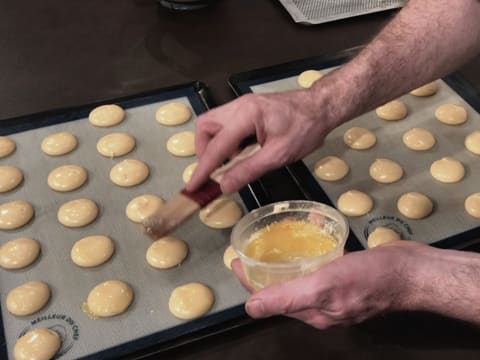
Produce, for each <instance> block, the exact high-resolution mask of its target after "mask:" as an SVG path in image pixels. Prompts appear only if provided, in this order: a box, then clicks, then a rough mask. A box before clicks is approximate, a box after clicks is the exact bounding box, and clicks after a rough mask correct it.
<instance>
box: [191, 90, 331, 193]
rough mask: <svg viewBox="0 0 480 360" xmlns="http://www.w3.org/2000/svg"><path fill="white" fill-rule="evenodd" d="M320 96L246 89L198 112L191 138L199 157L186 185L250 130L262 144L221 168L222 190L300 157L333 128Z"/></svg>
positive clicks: (195, 182)
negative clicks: (247, 92)
mask: <svg viewBox="0 0 480 360" xmlns="http://www.w3.org/2000/svg"><path fill="white" fill-rule="evenodd" d="M325 101H326V96H322V95H321V94H319V93H317V94H316V95H315V96H313V93H312V92H308V91H290V92H285V93H279V94H265V95H253V94H250V95H245V96H242V97H241V98H239V99H237V100H235V101H232V102H231V103H229V104H226V105H223V106H221V107H219V108H216V109H214V110H212V111H209V112H208V113H206V114H204V115H202V116H200V117H199V118H198V120H197V128H196V140H195V147H196V152H197V155H198V157H199V159H200V161H199V165H198V167H197V168H196V170H195V173H194V174H193V177H192V179H191V181H190V182H189V184H188V186H187V189H188V190H194V189H196V188H197V187H198V186H200V185H201V184H202V183H203V182H205V181H206V180H207V178H208V176H209V175H210V174H211V172H212V171H213V170H215V169H216V168H217V167H219V166H220V165H221V164H222V162H223V161H225V160H226V159H227V158H229V157H231V156H232V155H234V154H235V153H236V152H237V151H238V150H239V147H240V145H241V143H242V141H244V140H245V139H246V138H248V137H250V136H252V135H255V136H256V138H257V141H258V143H259V144H260V145H261V147H262V148H261V149H260V151H258V152H257V153H255V154H254V155H252V156H251V157H250V158H247V159H245V160H243V161H241V162H239V163H238V164H237V165H236V166H234V167H233V168H232V169H231V170H229V171H228V172H226V174H225V175H224V177H223V179H222V182H221V187H222V191H223V192H226V193H231V192H234V191H236V190H238V189H239V188H241V187H242V186H244V185H245V184H247V183H249V182H250V181H253V180H254V179H256V178H257V177H259V176H261V175H262V174H264V173H266V172H268V171H269V170H272V169H274V168H278V167H281V166H283V165H285V164H287V163H290V162H293V161H296V160H299V159H301V158H302V157H303V156H305V155H306V154H308V153H309V152H311V151H313V150H314V149H315V148H316V147H318V146H319V145H321V143H322V141H323V138H324V137H325V136H326V135H327V133H328V131H330V130H331V129H332V128H333V127H334V124H331V121H329V119H330V118H331V117H330V116H329V114H328V113H327V112H326V111H325V110H326V109H327V107H324V108H322V105H321V104H322V103H323V102H325Z"/></svg>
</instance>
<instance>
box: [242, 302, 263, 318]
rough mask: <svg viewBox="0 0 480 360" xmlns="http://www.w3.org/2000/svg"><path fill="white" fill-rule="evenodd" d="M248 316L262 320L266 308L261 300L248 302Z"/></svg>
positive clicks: (246, 306)
mask: <svg viewBox="0 0 480 360" xmlns="http://www.w3.org/2000/svg"><path fill="white" fill-rule="evenodd" d="M245 308H246V310H247V313H248V315H250V316H251V317H253V318H260V317H263V316H264V312H265V308H264V306H263V301H262V300H260V299H254V300H250V301H248V302H247V304H246V305H245Z"/></svg>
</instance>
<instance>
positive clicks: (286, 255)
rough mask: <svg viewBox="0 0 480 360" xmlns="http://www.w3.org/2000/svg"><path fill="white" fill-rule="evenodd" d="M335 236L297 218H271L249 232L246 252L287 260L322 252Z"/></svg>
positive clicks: (258, 257)
mask: <svg viewBox="0 0 480 360" xmlns="http://www.w3.org/2000/svg"><path fill="white" fill-rule="evenodd" d="M336 245H337V240H336V239H335V237H333V236H332V235H330V234H327V233H326V232H325V231H324V230H322V229H321V228H319V227H318V226H317V225H314V224H311V223H308V222H305V221H300V220H284V221H280V222H274V223H272V224H270V225H267V226H266V227H264V228H262V229H261V230H259V231H257V232H256V233H254V234H253V235H252V236H251V240H250V241H249V242H248V244H247V245H246V247H245V250H244V253H245V255H246V256H248V257H250V258H253V259H256V260H259V261H264V262H288V261H294V260H298V259H301V258H305V257H315V256H319V255H322V254H325V253H327V252H329V251H331V250H333V249H334V248H335V246H336Z"/></svg>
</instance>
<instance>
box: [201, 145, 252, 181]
mask: <svg viewBox="0 0 480 360" xmlns="http://www.w3.org/2000/svg"><path fill="white" fill-rule="evenodd" d="M260 149H261V146H260V145H259V144H257V143H255V144H251V145H248V146H246V147H245V148H243V149H242V150H241V151H240V152H239V153H238V154H237V155H235V156H233V157H232V158H231V159H230V161H229V162H227V163H226V164H225V165H223V166H221V167H219V168H218V169H217V170H215V171H214V172H213V173H212V175H210V178H212V179H213V180H215V181H216V182H218V183H219V182H221V181H222V178H223V175H224V174H225V172H227V170H229V169H230V168H232V167H233V166H234V165H236V164H238V163H239V162H240V161H242V160H245V159H247V158H249V157H250V156H252V155H253V154H255V153H256V152H257V151H258V150H260Z"/></svg>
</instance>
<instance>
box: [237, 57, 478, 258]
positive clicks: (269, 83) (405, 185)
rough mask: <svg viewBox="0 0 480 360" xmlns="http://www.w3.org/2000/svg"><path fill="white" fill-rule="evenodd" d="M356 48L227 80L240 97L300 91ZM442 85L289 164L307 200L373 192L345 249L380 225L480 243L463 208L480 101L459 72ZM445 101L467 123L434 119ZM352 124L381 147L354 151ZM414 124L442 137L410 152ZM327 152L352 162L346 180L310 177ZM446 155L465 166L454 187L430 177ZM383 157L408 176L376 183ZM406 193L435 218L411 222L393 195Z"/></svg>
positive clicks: (474, 181) (472, 171)
mask: <svg viewBox="0 0 480 360" xmlns="http://www.w3.org/2000/svg"><path fill="white" fill-rule="evenodd" d="M358 50H359V48H355V49H350V50H347V51H345V52H342V53H340V54H336V55H334V56H325V57H314V58H309V59H303V60H299V61H294V62H291V63H287V64H281V65H276V66H272V67H268V68H264V69H258V70H254V71H250V72H246V73H241V74H236V75H233V76H232V77H231V78H230V81H229V83H230V86H231V87H232V89H233V90H234V92H235V93H236V94H237V95H241V94H245V93H249V92H254V93H268V92H273V91H287V90H292V89H299V86H298V85H297V83H296V78H297V76H298V75H299V74H300V73H301V72H302V71H304V70H307V69H317V70H322V71H324V72H328V71H331V70H332V69H334V68H335V67H337V66H341V64H343V63H344V62H346V61H347V60H348V59H349V58H351V57H352V56H354V54H356V53H357V52H358ZM437 82H438V85H439V87H440V90H439V92H438V93H437V94H436V95H434V96H433V97H429V98H417V97H414V96H411V95H404V96H402V97H401V99H402V100H403V101H404V102H405V103H406V105H407V107H408V108H409V116H408V117H407V118H406V119H404V120H401V121H397V122H387V121H385V120H381V119H379V118H378V117H377V116H376V115H375V113H374V112H369V113H367V114H364V115H362V116H360V117H358V118H356V119H354V120H352V121H350V122H348V123H346V124H343V125H341V126H340V127H338V128H336V129H335V130H333V131H332V132H331V133H329V134H328V136H327V137H326V139H325V141H324V144H323V145H322V147H320V148H319V149H317V150H316V151H314V152H313V153H312V154H310V155H308V156H306V157H305V158H304V159H303V161H300V162H296V163H294V164H292V165H290V166H288V169H289V171H290V173H291V174H292V175H293V176H294V178H295V179H296V181H297V183H298V185H299V187H300V188H301V189H303V192H304V193H305V195H306V197H307V198H311V199H314V200H317V201H321V202H324V203H328V204H330V205H333V204H335V203H336V200H337V198H338V196H339V195H340V194H341V193H342V192H344V191H347V190H349V189H358V190H361V191H365V192H367V193H369V194H370V195H371V196H372V197H373V199H374V201H375V207H374V209H373V210H372V211H371V212H370V213H369V214H367V215H365V216H362V217H358V218H353V217H350V218H349V222H350V228H351V234H350V237H349V239H348V242H347V248H349V249H351V250H358V249H363V248H365V247H366V244H367V237H368V235H369V233H370V232H371V231H373V229H374V228H375V227H377V226H388V227H391V228H393V229H395V230H396V231H398V232H400V233H401V235H402V238H404V239H415V240H418V241H422V242H425V243H427V244H430V245H433V246H437V247H442V248H464V247H467V246H470V245H472V244H474V243H476V242H478V241H479V240H480V222H479V221H478V219H474V218H473V217H470V216H469V215H468V214H466V212H465V211H464V207H463V201H464V199H465V198H466V196H468V195H469V194H470V193H472V192H479V191H480V183H478V179H479V178H480V166H479V165H478V164H479V157H478V155H474V154H471V153H470V152H469V151H468V150H466V149H465V148H464V145H463V140H464V138H465V136H466V135H467V134H468V133H470V132H471V131H474V130H478V129H480V114H479V111H480V100H479V97H478V96H477V94H476V93H475V90H474V89H473V87H472V86H471V85H469V84H468V82H466V81H465V80H464V79H462V78H461V77H460V76H459V75H458V74H453V75H450V76H448V77H446V78H444V79H441V80H438V81H437ZM448 102H453V103H459V104H462V105H464V106H465V107H466V108H467V111H468V112H469V120H468V121H467V122H466V123H465V124H463V125H460V126H456V127H455V126H454V127H452V126H448V125H444V124H441V123H440V122H438V121H437V120H435V118H434V115H433V114H434V110H435V108H436V107H437V106H438V105H440V104H443V103H448ZM352 126H362V127H367V128H369V129H371V130H373V131H374V132H375V133H376V135H377V141H378V142H377V145H376V146H374V147H373V148H372V149H369V150H363V151H357V150H352V149H349V148H348V147H347V146H346V145H344V143H343V133H344V132H345V131H346V130H347V129H348V128H350V127H352ZM412 127H425V128H427V129H430V130H431V131H432V132H433V133H434V134H435V136H436V138H437V144H436V145H435V147H434V148H433V149H431V150H429V151H426V152H422V153H418V152H414V151H411V150H409V149H407V148H406V147H405V146H404V145H403V143H402V140H401V135H402V134H403V132H405V131H406V130H408V129H410V128H412ZM328 155H337V156H339V157H341V158H344V159H345V160H346V161H347V162H348V163H349V165H350V173H349V174H348V175H347V177H346V178H345V179H343V180H342V181H339V182H334V183H329V182H325V181H321V180H317V178H316V177H315V176H314V175H313V169H314V165H315V163H316V162H317V161H318V160H319V159H320V158H322V157H324V156H328ZM443 156H453V157H455V158H456V159H458V160H460V161H461V162H462V163H463V164H464V165H465V167H466V177H465V178H464V180H462V181H461V182H459V183H457V184H442V183H439V182H437V181H435V180H433V178H432V177H431V175H430V173H429V167H430V164H431V163H432V162H433V161H435V160H437V159H439V158H441V157H443ZM378 157H380V158H381V157H385V158H390V159H392V160H395V161H398V162H399V163H400V164H402V166H403V168H404V171H405V175H404V178H403V179H401V180H400V181H398V182H397V183H394V184H388V185H387V184H385V185H382V184H378V183H376V182H375V181H373V180H372V179H371V178H370V176H369V175H368V167H369V165H370V164H371V162H373V161H374V160H375V158H378ZM407 191H421V192H424V193H425V194H427V195H428V196H430V197H431V198H432V199H433V201H434V207H435V208H434V212H433V213H432V215H430V216H429V217H427V218H425V219H423V220H411V219H408V218H406V217H404V216H403V215H401V214H400V213H399V212H398V210H397V209H396V200H397V198H398V197H399V196H400V195H401V194H402V193H404V192H407Z"/></svg>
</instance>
